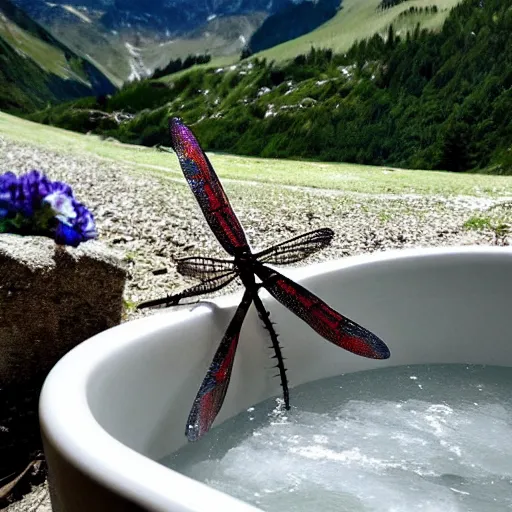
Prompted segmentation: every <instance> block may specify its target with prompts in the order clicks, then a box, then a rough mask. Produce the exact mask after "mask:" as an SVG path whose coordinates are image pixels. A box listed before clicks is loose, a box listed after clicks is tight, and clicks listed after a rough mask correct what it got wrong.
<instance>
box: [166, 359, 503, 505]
mask: <svg viewBox="0 0 512 512" xmlns="http://www.w3.org/2000/svg"><path fill="white" fill-rule="evenodd" d="M291 399H292V409H291V410H290V411H283V410H281V409H280V408H279V407H277V408H276V399H272V400H268V401H266V402H263V403H261V404H258V405H257V406H255V407H254V408H250V409H249V410H248V411H246V412H244V413H242V414H240V415H239V416H237V417H236V418H233V419H232V420H229V421H228V422H226V423H224V424H223V425H221V426H220V427H217V428H215V429H213V430H212V431H211V432H210V433H209V434H208V435H207V436H205V438H203V439H202V440H201V441H200V442H197V443H192V444H188V445H187V446H185V447H184V448H183V449H181V450H180V451H179V452H177V453H175V454H173V455H171V456H169V457H167V458H166V459H165V460H164V461H163V463H164V464H165V465H167V466H169V467H172V468H173V469H175V470H177V471H180V472H181V473H184V474H186V475H188V476H190V477H192V478H195V479H197V480H199V481H202V482H205V483H207V484H208V485H210V486H212V487H215V488H217V489H220V490H222V491H224V492H226V493H228V494H231V495H233V496H236V497H238V498H240V499H242V500H244V501H247V502H250V503H252V504H254V505H256V506H258V507H260V508H262V509H263V510H265V511H269V512H271V511H279V512H302V511H317V510H318V511H322V512H331V511H332V512H334V511H336V512H345V511H346V512H356V511H393V512H410V511H414V510H420V511H425V512H455V511H457V512H459V511H460V512H473V511H474V512H476V511H482V512H484V511H485V512H494V511H505V510H512V369H509V368H501V367H493V366H488V367H483V366H466V365H433V366H425V365H421V366H408V367H400V368H387V369H383V370H375V371H371V372H360V373H355V374H349V375H345V376H340V377H336V378H333V379H325V380H321V381H318V382H315V383H312V384H308V385H305V386H300V387H298V388H295V389H293V390H292V391H291Z"/></svg>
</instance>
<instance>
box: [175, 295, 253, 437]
mask: <svg viewBox="0 0 512 512" xmlns="http://www.w3.org/2000/svg"><path fill="white" fill-rule="evenodd" d="M251 302H252V297H251V293H250V292H249V291H247V290H246V292H245V294H244V296H243V298H242V302H241V303H240V305H239V306H238V309H237V310H236V312H235V316H234V317H233V319H232V320H231V322H230V324H229V326H228V328H227V331H226V334H225V335H224V338H222V341H221V342H220V345H219V348H218V349H217V352H216V353H215V356H214V357H213V361H212V364H211V365H210V368H209V369H208V372H207V374H206V377H205V378H204V380H203V382H202V384H201V387H200V388H199V392H198V393H197V395H196V398H195V400H194V404H193V406H192V410H191V411H190V414H189V416H188V420H187V427H186V430H185V435H186V436H187V438H188V440H189V441H197V440H198V439H199V438H200V437H201V436H202V435H203V434H205V433H206V432H208V430H210V427H211V426H212V423H213V422H214V421H215V418H216V417H217V414H218V413H219V411H220V409H221V407H222V404H223V403H224V398H225V397H226V392H227V390H228V386H229V380H230V378H231V371H232V370H233V362H234V360H235V353H236V348H237V346H238V339H239V338H240V329H241V328H242V324H243V322H244V319H245V315H246V314H247V311H248V310H249V306H250V305H251Z"/></svg>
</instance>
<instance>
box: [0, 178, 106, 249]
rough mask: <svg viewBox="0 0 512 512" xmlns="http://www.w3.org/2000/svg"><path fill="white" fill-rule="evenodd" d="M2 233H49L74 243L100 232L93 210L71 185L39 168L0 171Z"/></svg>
mask: <svg viewBox="0 0 512 512" xmlns="http://www.w3.org/2000/svg"><path fill="white" fill-rule="evenodd" d="M0 233H18V234H21V235H43V236H49V237H51V238H53V239H54V240H55V241H56V242H57V243H58V244H63V245H72V246H73V247H76V246H77V245H78V244H79V243H80V242H85V241H86V240H90V239H92V238H96V237H97V236H98V235H97V232H96V227H95V225H94V218H93V216H92V214H91V212H90V211H89V210H88V209H87V208H86V207H85V206H84V205H83V204H81V203H79V202H78V201H77V200H76V199H75V198H74V196H73V191H72V190H71V187H70V186H69V185H67V184H66V183H62V182H60V181H50V180H49V179H48V178H47V177H46V176H45V175H44V174H41V173H40V172H39V171H30V172H28V173H26V174H23V175H22V176H20V177H16V175H15V174H14V173H12V172H6V173H5V174H3V175H0Z"/></svg>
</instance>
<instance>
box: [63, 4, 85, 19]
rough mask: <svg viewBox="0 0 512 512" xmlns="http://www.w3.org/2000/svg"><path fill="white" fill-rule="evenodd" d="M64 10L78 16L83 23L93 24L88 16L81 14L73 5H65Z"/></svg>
mask: <svg viewBox="0 0 512 512" xmlns="http://www.w3.org/2000/svg"><path fill="white" fill-rule="evenodd" d="M62 8H63V9H66V11H68V12H70V13H71V14H74V15H75V16H78V17H79V18H80V19H81V20H82V21H85V22H86V23H92V21H91V19H90V18H89V17H88V16H86V15H85V14H84V13H83V12H80V11H79V10H78V9H75V8H74V7H73V6H72V5H63V6H62Z"/></svg>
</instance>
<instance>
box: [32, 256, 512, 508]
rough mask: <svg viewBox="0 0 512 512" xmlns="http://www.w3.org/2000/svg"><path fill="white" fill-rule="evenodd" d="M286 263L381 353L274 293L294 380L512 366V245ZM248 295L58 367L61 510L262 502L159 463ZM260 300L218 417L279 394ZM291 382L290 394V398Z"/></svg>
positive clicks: (125, 333) (48, 390)
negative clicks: (308, 317)
mask: <svg viewBox="0 0 512 512" xmlns="http://www.w3.org/2000/svg"><path fill="white" fill-rule="evenodd" d="M284 273H286V274H287V275H289V276H291V277H293V278H295V279H296V280H297V281H299V282H301V283H303V284H304V285H305V286H306V287H308V288H309V289H311V290H312V291H313V292H315V293H317V294H318V295H320V296H321V297H322V298H323V299H324V300H325V301H326V302H327V303H328V304H330V305H332V306H333V307H335V308H336V309H338V310H339V311H340V312H342V313H343V314H346V315H347V316H348V317H349V318H351V319H353V320H355V321H356V322H358V323H361V324H363V325H364V326H365V327H367V328H369V329H370V330H372V331H374V332H375V333H376V334H377V335H378V336H380V337H381V338H382V339H383V340H384V341H385V342H386V343H387V344H388V346H389V348H390V350H391V357H390V359H388V360H385V361H375V360H370V359H363V358H361V357H358V356H355V355H352V354H350V353H348V352H345V351H344V350H342V349H340V348H337V347H335V346H333V345H331V344H330V343H328V342H326V341H324V340H323V339H321V338H320V337H319V336H317V335H316V334H315V333H314V332H313V331H312V330H311V329H310V328H309V327H307V326H306V325H305V324H304V323H303V322H302V321H301V320H299V319H298V318H296V317H295V316H294V315H293V314H292V313H290V312H288V311H287V310H285V309H284V308H283V307H282V306H281V305H279V304H278V303H276V301H275V300H273V299H272V298H269V296H268V295H267V294H266V293H262V294H261V296H262V298H263V300H264V303H265V305H266V306H267V308H268V309H269V310H270V312H271V318H272V319H273V320H274V321H275V322H277V326H276V327H277V330H278V332H279V333H280V334H281V338H280V339H281V342H282V344H283V346H284V347H285V351H286V356H287V358H288V360H287V367H288V368H289V372H288V376H289V381H290V385H291V386H292V387H293V386H296V385H298V384H302V383H304V382H308V381H312V380H315V379H320V378H324V377H329V376H334V375H338V374H340V373H347V372H354V371H358V370H367V369H371V368H381V367H384V366H397V365H404V364H414V363H481V364H492V365H506V366H512V335H511V329H510V325H511V322H510V320H511V318H512V308H511V293H512V250H511V249H509V248H490V247H489V248H485V247H473V248H449V249H429V250H410V251H400V252H388V253H381V254H376V255H370V256H363V257H354V258H346V259H344V260H341V261H336V262H329V263H325V264H320V265H314V266H310V267H306V268H302V269H294V270H288V271H287V270H284ZM239 299H240V294H237V295H235V296H229V297H223V298H221V299H218V300H214V301H211V302H208V303H203V304H201V305H196V306H194V307H192V308H184V309H183V308H180V309H178V310H172V309H169V310H165V312H163V313H156V314H155V315H154V316H152V317H150V318H145V319H142V320H137V321H133V322H129V323H125V324H123V325H121V326H118V327H115V328H113V329H110V330H108V331H105V332H103V333H101V334H99V335H97V336H95V337H93V338H91V339H90V340H88V341H86V342H84V343H83V344H81V345H80V346H79V347H77V348H75V349H74V350H73V351H71V352H70V353H69V354H68V355H66V356H65V357H64V358H63V359H62V360H61V361H60V362H59V363H58V364H57V365H56V366H55V368H54V369H53V370H52V372H51V373H50V375H49V377H48V379H47V380H46V383H45V385H44V388H43V391H42V394H41V402H40V418H41V429H42V434H43V441H44V446H45V453H46V456H47V460H48V464H49V470H50V481H51V489H52V503H53V507H54V511H55V512H61V511H69V512H78V511H81V512H82V511H83V512H93V511H94V512H96V511H97V512H101V511H105V512H106V511H108V512H116V511H135V510H152V511H153V510H154V511H156V510H158V511H166V512H184V511H194V512H203V511H204V512H212V511H219V510H223V511H235V510H236V511H239V512H248V511H251V510H252V511H256V510H258V509H256V508H254V507H252V506H250V505H248V504H245V503H243V502H241V501H238V500H236V499H235V498H232V497H230V496H228V495H225V494H223V493H221V492H219V491H216V490H214V489H212V488H209V487H207V486H205V485H204V484H201V483H199V482H196V481H194V480H191V479H189V478H187V477H185V476H183V475H180V474H179V473H176V472H174V471H172V470H170V469H167V468H166V467H164V466H162V465H160V464H158V463H157V462H155V461H156V460H159V459H161V458H162V457H164V456H165V455H168V454H169V453H171V452H173V451H175V450H176V449H178V448H179V447H180V446H182V445H183V444H185V443H186V439H185V435H184V431H185V423H186V420H187V415H188V413H189V411H190V407H191V404H192V402H193V400H194V397H195V394H196V392H197V390H198V387H199V385H200V383H201V381H202V379H203V377H204V374H205V371H206V369H207V368H208V365H209V363H210V361H211V359H212V356H213V354H214V352H215V350H216V348H217V345H218V343H219V342H220V339H221V338H222V335H223V332H224V330H225V328H226V326H227V324H228V322H229V320H230V318H231V316H232V314H233V312H234V309H235V308H236V305H237V304H238V301H239ZM267 345H268V339H267V336H266V331H264V329H263V328H262V327H261V325H260V322H259V320H258V319H257V317H256V314H255V312H254V310H253V309H251V311H250V313H249V315H248V317H247V319H246V322H245V324H244V328H243V331H242V337H241V340H240V345H239V349H238V353H237V356H236V361H235V367H234V370H233V375H232V379H231V384H230V387H229V391H228V394H227V397H226V401H225V404H224V407H223V409H222V411H221V413H220V415H219V417H218V419H217V423H219V422H222V421H223V420H225V419H227V418H229V417H231V416H233V415H235V414H237V413H238V412H241V411H242V410H244V409H246V408H247V407H249V406H251V405H253V404H255V403H257V402H260V401H262V400H264V399H266V398H268V397H270V396H273V395H278V394H279V392H280V387H279V382H278V379H274V378H273V377H272V375H273V372H272V371H270V370H266V369H265V368H268V367H269V359H268V357H269V351H268V348H267ZM293 396H294V395H293V389H292V391H291V401H292V404H293Z"/></svg>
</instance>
